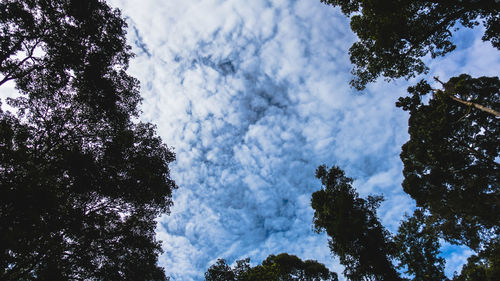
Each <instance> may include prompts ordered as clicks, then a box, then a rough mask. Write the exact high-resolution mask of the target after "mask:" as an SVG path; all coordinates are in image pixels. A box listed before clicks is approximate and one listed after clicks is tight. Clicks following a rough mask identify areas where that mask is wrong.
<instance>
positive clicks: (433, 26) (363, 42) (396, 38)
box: [321, 0, 500, 90]
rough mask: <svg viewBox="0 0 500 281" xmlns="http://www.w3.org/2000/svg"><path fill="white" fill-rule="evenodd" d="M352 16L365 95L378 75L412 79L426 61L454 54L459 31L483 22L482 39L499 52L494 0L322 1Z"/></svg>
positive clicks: (354, 58) (358, 81) (354, 55)
mask: <svg viewBox="0 0 500 281" xmlns="http://www.w3.org/2000/svg"><path fill="white" fill-rule="evenodd" d="M321 2H323V3H326V4H330V5H332V6H338V7H340V8H341V10H342V12H343V13H344V14H345V15H347V16H349V17H351V29H352V30H353V31H354V32H355V33H356V34H357V36H358V38H359V41H357V42H355V43H354V44H353V45H352V47H351V48H350V50H349V54H350V57H351V62H352V63H353V64H354V69H353V71H352V72H353V74H354V75H355V76H356V77H355V78H354V80H352V81H351V85H353V86H354V87H355V88H357V89H359V90H361V89H363V88H364V87H365V86H366V84H367V83H369V82H373V81H375V79H377V78H378V77H379V76H384V77H386V78H387V79H394V78H400V77H405V78H410V77H414V76H415V75H416V74H421V73H424V72H426V71H427V67H426V66H425V64H424V62H423V61H422V58H423V57H424V56H426V55H428V54H430V55H431V57H433V58H435V57H438V56H443V55H445V54H447V53H449V52H451V51H453V50H454V49H455V45H454V44H453V42H452V41H451V38H452V36H453V32H455V31H456V30H457V29H458V28H459V27H467V28H472V27H474V26H477V25H479V24H480V23H482V24H483V25H484V27H485V33H484V36H483V40H485V41H486V40H487V41H490V42H491V43H492V44H493V46H494V47H496V48H497V49H500V17H499V16H498V15H499V14H500V5H499V4H498V1H496V0H463V1H457V0H446V1H441V0H435V1H423V0H321Z"/></svg>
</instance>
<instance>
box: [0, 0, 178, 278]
mask: <svg viewBox="0 0 500 281" xmlns="http://www.w3.org/2000/svg"><path fill="white" fill-rule="evenodd" d="M125 28H126V24H125V22H124V20H123V19H122V18H121V16H120V13H119V11H118V10H113V9H111V8H110V7H109V6H107V5H106V3H104V2H103V1H99V0H90V1H65V0H58V1H44V0H22V1H19V0H16V1H2V2H1V3H0V45H1V46H2V48H1V53H0V73H1V74H2V75H3V78H2V79H1V81H0V85H4V84H5V83H7V82H9V81H10V82H13V83H14V84H15V86H16V89H17V90H18V92H19V94H20V95H19V97H17V98H15V99H10V100H8V104H9V105H10V106H11V107H13V108H14V110H13V112H6V111H0V279H2V280H68V279H71V280H165V279H167V278H166V277H165V274H164V270H163V269H162V268H160V267H159V266H158V265H157V257H158V254H159V253H160V252H161V248H160V243H159V242H158V241H156V240H155V232H154V231H155V225H156V223H155V221H154V219H155V218H156V217H157V216H158V215H159V214H161V213H163V212H167V211H168V210H169V207H170V206H171V204H172V200H171V194H172V190H173V189H174V188H176V186H175V183H174V182H173V181H172V179H171V178H170V171H169V168H168V164H169V163H170V162H172V161H173V160H174V159H175V156H174V154H173V153H172V152H171V151H170V150H169V149H168V148H167V147H166V146H165V145H164V144H163V143H162V141H161V139H160V138H159V137H158V136H157V135H156V133H155V128H154V126H152V125H151V124H147V123H138V122H132V118H135V117H137V116H138V112H139V111H138V103H139V102H140V96H139V92H138V81H137V80H136V79H135V78H133V77H130V76H129V75H128V74H127V73H126V72H125V71H126V69H127V67H128V60H129V59H130V57H131V56H132V54H131V53H130V51H129V49H130V47H129V46H127V45H126V40H125Z"/></svg>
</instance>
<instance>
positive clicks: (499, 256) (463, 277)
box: [452, 239, 500, 281]
mask: <svg viewBox="0 0 500 281" xmlns="http://www.w3.org/2000/svg"><path fill="white" fill-rule="evenodd" d="M499 276H500V241H498V239H497V240H496V241H492V242H491V244H490V245H489V246H488V247H485V249H484V250H482V251H480V252H479V254H477V255H472V256H470V257H469V258H468V259H467V263H466V264H465V265H464V267H463V268H462V272H461V273H460V275H456V274H455V276H454V278H453V279H452V281H475V280H484V281H496V280H498V278H499Z"/></svg>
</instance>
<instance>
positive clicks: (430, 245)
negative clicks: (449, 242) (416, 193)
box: [394, 209, 448, 281]
mask: <svg viewBox="0 0 500 281" xmlns="http://www.w3.org/2000/svg"><path fill="white" fill-rule="evenodd" d="M438 238H439V235H438V233H436V231H435V230H434V229H433V227H432V223H430V222H429V221H428V220H427V217H426V216H425V215H424V212H423V211H422V210H421V209H417V210H415V212H414V213H413V216H412V217H407V218H406V220H405V221H403V222H402V223H401V226H400V227H399V229H398V234H397V235H396V237H395V239H394V240H395V242H396V245H397V247H398V259H399V261H400V264H399V268H400V269H405V272H406V273H408V274H410V275H412V276H413V278H412V279H411V280H412V281H439V280H448V279H447V278H446V276H445V275H444V264H445V260H444V259H443V258H441V257H438V254H439V253H440V252H439V247H440V245H439V241H438Z"/></svg>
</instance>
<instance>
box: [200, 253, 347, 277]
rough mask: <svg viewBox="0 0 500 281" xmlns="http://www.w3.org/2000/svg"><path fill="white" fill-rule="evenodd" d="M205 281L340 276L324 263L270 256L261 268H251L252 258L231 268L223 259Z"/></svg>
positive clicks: (288, 256) (206, 274)
mask: <svg viewBox="0 0 500 281" xmlns="http://www.w3.org/2000/svg"><path fill="white" fill-rule="evenodd" d="M205 280H206V281H257V280H259V281H337V280H338V278H337V274H336V273H334V272H330V271H329V270H328V269H327V268H326V267H325V266H324V265H323V264H321V263H319V262H317V261H314V260H306V261H302V260H301V259H299V258H298V257H296V256H294V255H289V254H286V253H282V254H279V255H270V256H268V257H267V258H266V259H265V260H264V261H263V262H262V264H261V265H257V266H254V267H252V266H250V259H248V258H247V259H244V260H239V261H236V266H235V267H234V268H231V267H230V266H229V265H227V264H226V261H225V260H223V259H219V260H217V262H216V263H215V264H213V265H212V266H210V268H208V270H207V272H206V273H205Z"/></svg>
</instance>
